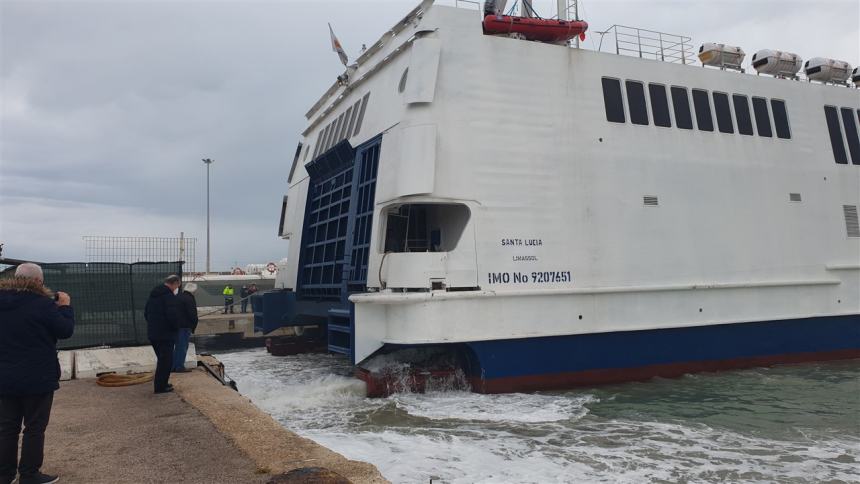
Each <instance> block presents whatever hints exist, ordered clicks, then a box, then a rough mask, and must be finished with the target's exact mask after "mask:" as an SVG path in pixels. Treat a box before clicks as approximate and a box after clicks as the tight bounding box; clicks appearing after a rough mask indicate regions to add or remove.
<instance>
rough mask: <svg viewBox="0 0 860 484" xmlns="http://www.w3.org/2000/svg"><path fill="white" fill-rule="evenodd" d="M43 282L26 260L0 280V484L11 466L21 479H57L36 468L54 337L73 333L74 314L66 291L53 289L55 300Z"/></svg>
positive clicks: (25, 482)
mask: <svg viewBox="0 0 860 484" xmlns="http://www.w3.org/2000/svg"><path fill="white" fill-rule="evenodd" d="M43 281H44V277H43V275H42V268H41V267H39V266H37V265H36V264H29V263H27V264H21V265H20V266H18V268H17V269H16V270H15V278H13V279H5V280H2V281H0V484H9V483H10V482H12V481H13V480H14V479H15V474H16V470H17V473H18V474H19V475H20V478H19V482H20V483H21V484H31V483H38V484H46V483H51V482H56V481H57V480H58V477H57V476H49V475H47V474H42V472H41V471H40V469H41V467H42V460H43V458H44V449H45V429H46V428H47V427H48V420H49V418H50V416H51V406H52V404H53V401H54V391H56V390H57V389H59V388H60V385H59V383H58V381H59V379H60V363H59V361H57V340H58V339H66V338H70V337H71V336H72V333H73V332H74V330H75V317H74V312H73V311H72V306H71V299H70V298H69V295H68V294H66V293H64V292H58V293H57V295H56V301H55V300H54V295H53V294H51V291H50V290H49V289H48V288H46V287H45V286H44V282H43ZM22 422H23V423H24V438H23V439H22V440H21V459H20V460H18V435H19V434H20V433H21V423H22Z"/></svg>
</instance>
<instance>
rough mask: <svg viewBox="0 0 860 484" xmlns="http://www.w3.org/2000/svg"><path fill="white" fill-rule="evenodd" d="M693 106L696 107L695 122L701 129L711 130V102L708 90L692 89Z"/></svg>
mask: <svg viewBox="0 0 860 484" xmlns="http://www.w3.org/2000/svg"><path fill="white" fill-rule="evenodd" d="M693 106H695V107H696V124H697V125H698V126H699V129H700V130H702V131H713V130H714V120H713V118H711V102H710V101H709V100H708V92H707V91H701V90H699V89H693Z"/></svg>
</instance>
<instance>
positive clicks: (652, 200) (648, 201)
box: [642, 195, 660, 207]
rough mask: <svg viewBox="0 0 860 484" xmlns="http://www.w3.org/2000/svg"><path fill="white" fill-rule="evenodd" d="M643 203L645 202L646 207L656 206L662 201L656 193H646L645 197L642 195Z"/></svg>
mask: <svg viewBox="0 0 860 484" xmlns="http://www.w3.org/2000/svg"><path fill="white" fill-rule="evenodd" d="M642 204H644V205H645V206H646V207H656V206H658V205H660V202H659V201H658V200H657V197H656V196H654V195H645V196H644V197H642Z"/></svg>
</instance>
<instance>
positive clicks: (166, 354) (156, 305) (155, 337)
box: [143, 275, 182, 393]
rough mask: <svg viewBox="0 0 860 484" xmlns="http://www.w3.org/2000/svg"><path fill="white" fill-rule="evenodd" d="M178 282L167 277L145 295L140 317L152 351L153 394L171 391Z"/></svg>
mask: <svg viewBox="0 0 860 484" xmlns="http://www.w3.org/2000/svg"><path fill="white" fill-rule="evenodd" d="M181 283H182V280H181V279H180V278H179V276H175V275H174V276H167V278H166V279H165V280H164V284H159V285H158V286H155V288H153V289H152V292H150V293H149V299H147V301H146V308H144V312H143V315H144V317H145V318H146V333H147V336H149V342H150V343H151V344H152V349H153V350H155V357H156V358H157V362H156V365H155V378H153V382H154V384H155V393H168V392H172V391H173V385H171V384H170V383H169V380H170V369H171V368H172V367H173V345H174V344H175V343H176V334H177V332H178V331H179V303H178V299H177V298H176V293H178V292H179V286H180V284H181Z"/></svg>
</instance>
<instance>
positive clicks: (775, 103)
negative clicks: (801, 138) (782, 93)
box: [770, 99, 791, 139]
mask: <svg viewBox="0 0 860 484" xmlns="http://www.w3.org/2000/svg"><path fill="white" fill-rule="evenodd" d="M770 107H771V109H773V124H774V126H776V135H777V136H779V137H780V138H782V139H791V130H790V129H789V127H788V112H787V111H786V110H785V101H780V100H779V99H771V100H770Z"/></svg>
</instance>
